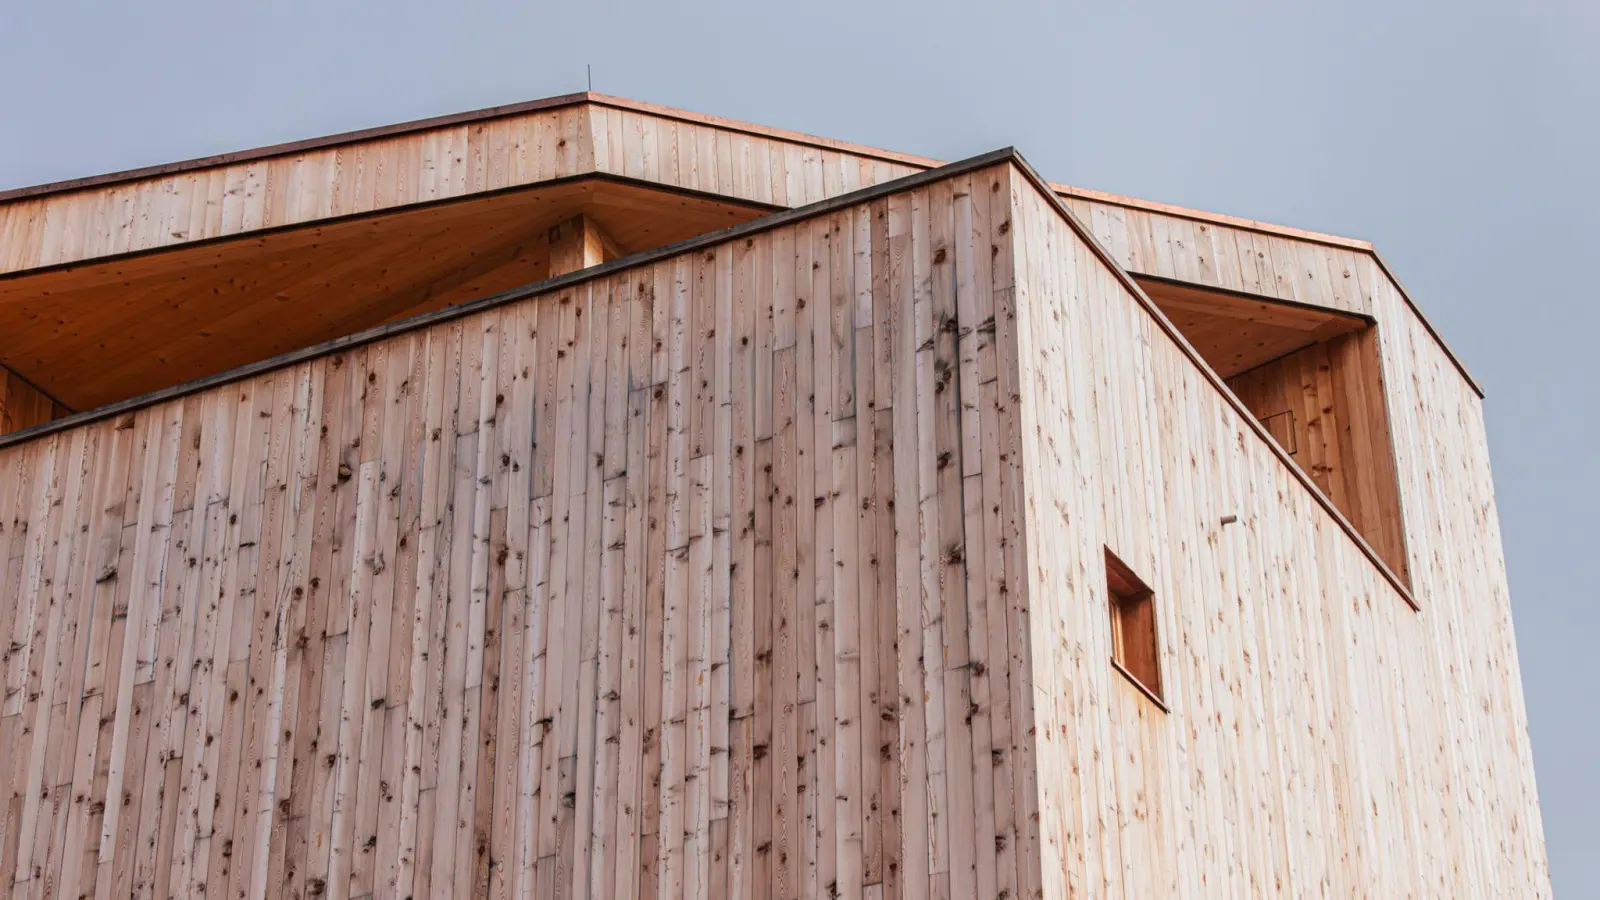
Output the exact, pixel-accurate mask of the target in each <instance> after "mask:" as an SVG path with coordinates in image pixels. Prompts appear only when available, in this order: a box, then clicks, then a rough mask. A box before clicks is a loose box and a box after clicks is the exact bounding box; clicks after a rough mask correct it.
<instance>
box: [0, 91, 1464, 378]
mask: <svg viewBox="0 0 1600 900" xmlns="http://www.w3.org/2000/svg"><path fill="white" fill-rule="evenodd" d="M586 103H588V104H595V105H599V106H609V107H613V108H616V109H625V110H633V111H636V112H641V113H646V114H648V115H653V116H659V117H661V118H666V119H674V120H677V121H681V122H692V123H695V124H703V125H710V126H713V127H716V128H723V129H727V130H730V131H737V132H743V133H746V134H754V135H761V136H764V137H770V138H774V139H778V140H783V141H787V142H790V143H795V144H801V145H806V146H812V147H819V148H824V149H829V150H836V151H840V152H844V153H851V154H854V155H857V156H862V157H866V158H869V159H878V160H884V161H887V162H893V163H899V164H902V165H909V166H921V167H923V168H926V169H937V168H942V167H943V166H944V165H945V164H944V163H942V162H940V161H939V160H936V159H930V158H928V157H925V156H915V155H912V154H907V153H899V152H896V151H892V150H884V149H882V148H878V147H868V146H865V145H862V144H852V143H850V142H848V141H839V140H834V139H832V138H824V137H819V136H817V135H812V134H805V133H803V132H798V131H788V130H785V129H781V128H772V127H769V126H766V125H756V124H753V123H750V122H742V121H739V120H737V119H728V118H724V117H722V116H715V115H710V114H706V113H697V112H690V111H688V110H682V109H676V108H673V107H668V106H659V105H657V104H653V103H645V102H643V101H639V100H631V99H628V98H625V97H615V96H611V95H609V94H599V93H595V92H593V91H580V92H578V93H574V94H561V95H558V96H554V97H545V98H543V99H539V100H528V101H525V102H521V103H511V104H505V105H501V106H487V107H484V108H482V109H475V110H470V111H468V112H462V113H451V114H448V115H442V116H433V117H430V118H425V119H415V120H412V121H409V122H400V123H396V124H393V125H381V126H377V127H373V128H365V129H359V130H356V131H346V132H341V133H338V134H331V135H325V136H323V137H316V138H307V139H305V140H299V141H291V142H288V143H282V144H272V145H269V146H265V147H257V148H255V149H252V150H240V151H235V152H230V153H221V154H216V155H213V156H202V157H196V158H194V159H188V160H182V161H179V162H173V163H164V164H161V165H155V166H146V167H143V168H137V169H125V170H123V171H119V172H108V173H106V174H103V175H91V176H87V177H83V178H74V179H68V180H65V181H54V182H49V183H46V184H38V185H32V186H28V187H21V188H13V189H11V190H7V191H0V203H7V202H11V201H16V200H24V199H29V198H34V197H44V196H49V195H51V194H58V193H66V192H68V191H75V190H82V189H87V188H93V187H105V186H107V185H113V184H120V183H123V182H128V181H137V180H139V179H143V178H155V177H159V176H162V175H173V174H178V173H181V172H188V171H193V170H195V169H204V168H209V167H211V166H221V165H231V164H234V163H239V162H249V161H252V160H257V159H266V158H269V157H275V156H285V155H289V154H293V153H303V152H306V151H309V150H318V149H323V148H326V147H335V146H339V145H342V144H352V143H359V142H361V141H369V140H376V139H379V138H385V137H393V136H396V135H403V134H410V133H412V132H417V131H426V130H428V129H431V128H446V127H450V126H453V125H462V124H467V123H472V122H480V121H486V120H490V119H497V118H502V117H505V116H514V115H519V114H522V113H529V112H538V111H542V110H552V109H561V108H563V107H568V106H577V105H580V104H586ZM1041 183H1042V184H1043V185H1044V189H1045V190H1048V191H1051V192H1053V193H1056V194H1058V195H1059V194H1065V195H1067V196H1071V197H1076V198H1080V199H1084V200H1089V201H1093V202H1098V203H1109V204H1112V205H1115V206H1123V207H1126V208H1129V209H1139V210H1144V211H1147V212H1155V213H1159V214H1162V215H1169V216H1176V217H1178V218H1184V219H1190V220H1193V221H1197V222H1208V223H1215V224H1218V225H1226V226H1228V227H1230V228H1240V229H1244V230H1247V231H1254V232H1260V233H1263V234H1270V235H1277V236H1280V237H1285V238H1289V239H1292V240H1298V241H1308V242H1311V243H1318V244H1325V245H1327V246H1331V247H1340V248H1343V249H1347V250H1352V251H1355V252H1358V253H1365V254H1368V255H1370V256H1371V257H1372V258H1373V260H1374V262H1375V263H1376V264H1377V266H1378V269H1379V271H1381V272H1382V273H1383V274H1384V275H1385V276H1386V277H1387V278H1388V279H1389V283H1390V284H1392V285H1394V288H1395V290H1396V291H1397V292H1399V294H1400V297H1401V299H1403V300H1404V301H1405V303H1406V306H1407V307H1408V308H1409V309H1410V310H1411V312H1412V314H1413V315H1415V316H1416V317H1417V320H1418V321H1419V322H1421V323H1422V327H1423V328H1424V329H1425V330H1426V331H1427V332H1428V334H1429V335H1430V336H1432V338H1433V339H1434V341H1435V343H1437V344H1438V345H1439V348H1440V349H1441V350H1443V351H1444V354H1445V356H1446V357H1447V358H1448V359H1449V360H1450V362H1451V364H1452V365H1454V366H1455V368H1456V371H1458V372H1460V373H1461V377H1462V378H1463V379H1465V380H1466V382H1467V386H1468V387H1470V388H1471V389H1472V391H1473V392H1474V393H1475V394H1477V395H1478V397H1479V398H1480V399H1482V398H1483V397H1484V390H1483V385H1482V384H1480V383H1479V382H1478V380H1477V379H1476V378H1474V377H1473V375H1472V373H1471V372H1470V371H1468V369H1467V366H1466V363H1465V362H1463V361H1462V359H1461V357H1460V356H1459V355H1458V354H1457V353H1456V352H1455V349H1454V348H1452V347H1451V346H1450V344H1449V342H1447V341H1446V340H1445V339H1444V336H1443V334H1441V333H1440V332H1439V329H1437V328H1435V327H1434V325H1433V322H1432V321H1431V320H1429V318H1428V316H1427V314H1426V313H1424V312H1423V311H1422V308H1421V307H1420V306H1418V305H1417V303H1416V301H1415V300H1413V299H1412V297H1411V294H1410V292H1408V291H1407V290H1406V289H1405V286H1404V285H1403V284H1401V282H1400V279H1399V278H1397V277H1395V274H1394V270H1393V269H1392V268H1390V267H1389V265H1388V264H1387V263H1386V262H1384V260H1383V257H1382V256H1381V255H1379V253H1378V251H1377V249H1376V248H1374V247H1373V245H1372V244H1371V243H1369V242H1367V241H1363V240H1358V239H1355V238H1346V237H1340V236H1338V235H1332V234H1325V233H1322V232H1315V231H1306V230H1304V229H1300V228H1294V227H1292V226H1288V225H1276V224H1272V223H1268V222H1262V221H1259V220H1255V219H1246V218H1242V217H1239V216H1230V215H1226V214H1223V213H1213V212H1207V211H1205V210H1199V209H1191V208H1188V207H1182V206H1174V205H1171V204H1166V203H1159V202H1156V201H1152V200H1141V199H1137V198H1134V197H1126V196H1122V195H1118V194H1111V193H1106V192H1104V191H1095V190H1090V189H1088V188H1079V187H1074V186H1071V185H1066V184H1056V183H1052V182H1048V181H1045V182H1041Z"/></svg>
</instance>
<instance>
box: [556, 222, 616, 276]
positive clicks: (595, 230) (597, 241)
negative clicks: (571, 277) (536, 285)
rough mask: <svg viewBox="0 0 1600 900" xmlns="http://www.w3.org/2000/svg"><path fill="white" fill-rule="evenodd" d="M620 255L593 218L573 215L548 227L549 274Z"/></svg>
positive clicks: (577, 268)
mask: <svg viewBox="0 0 1600 900" xmlns="http://www.w3.org/2000/svg"><path fill="white" fill-rule="evenodd" d="M621 255H622V254H621V253H620V252H618V251H617V249H616V244H615V243H614V242H613V241H612V240H611V239H610V238H609V237H607V236H606V234H605V233H604V232H602V231H601V230H600V228H599V226H597V225H596V224H595V222H594V220H593V219H591V218H589V217H588V216H585V215H581V214H580V215H576V216H573V217H572V218H570V219H567V220H566V221H564V222H561V223H560V224H558V225H553V226H551V228H550V277H551V278H554V277H556V276H557V275H565V274H567V273H568V272H576V271H578V270H579V269H587V268H589V267H590V266H598V265H600V264H601V263H603V262H605V261H606V260H610V259H616V258H617V257H618V256H621Z"/></svg>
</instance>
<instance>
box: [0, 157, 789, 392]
mask: <svg viewBox="0 0 1600 900" xmlns="http://www.w3.org/2000/svg"><path fill="white" fill-rule="evenodd" d="M765 212H767V208H766V207H763V206H759V205H752V204H743V203H738V202H730V201H725V200H720V199H714V198H708V197H705V196H703V195H695V194H689V193H684V192H681V191H673V190H664V189H660V188H656V187H653V186H647V185H642V184H636V183H631V182H625V181H621V180H618V179H615V178H609V177H603V176H589V177H582V178H577V179H572V180H568V181H564V182H560V183H556V184H549V183H546V184H543V185H538V186H533V187H528V188H521V189H514V190H508V191H502V192H499V193H493V194H477V195H473V196H471V197H469V198H468V199H463V200H453V201H448V202H443V203H435V204H429V205H422V206H412V207H405V208H400V209H393V210H388V211H385V212H383V213H379V214H372V215H365V216H360V217H354V218H348V219H343V220H334V221H322V222H319V223H317V224H315V225H306V226H300V227H291V228H285V229H281V230H277V231H274V232H270V233H266V234H261V233H257V234H253V235H250V236H248V237H239V238H230V239H221V240H215V241H210V242H207V243H203V244H191V245H185V246H182V247H178V248H174V249H170V250H160V251H153V252H147V253H141V254H137V255H132V256H126V257H122V258H119V259H114V260H108V261H101V262H92V263H86V264H82V265H77V266H69V267H64V268H57V269H53V270H47V271H34V272H29V273H26V274H22V275H19V276H16V277H8V278H4V279H0V365H4V366H6V367H7V368H9V369H11V370H12V371H14V372H16V373H18V374H19V375H21V376H22V377H24V378H26V379H27V380H28V381H29V382H31V383H32V384H33V385H35V386H37V387H38V388H39V389H40V390H42V391H43V392H44V393H46V394H48V395H50V396H51V397H53V398H55V399H56V400H57V401H58V402H60V403H62V404H64V405H65V406H67V407H69V408H71V409H72V410H84V409H90V408H94V407H97V406H102V405H105V404H107V403H112V402H116V401H118V400H124V399H127V398H129V397H135V396H138V395H140V394H144V393H148V392H150V391H154V390H158V389H161V388H165V387H170V386H172V385H176V384H181V383H184V382H187V381H191V380H194V379H197V378H203V377H205V376H208V375H213V374H216V373H219V372H223V371H226V370H228V369H231V368H234V367H236V366H240V365H244V364H246V363H250V362H255V361H258V360H262V359H266V358H270V357H272V356H276V355H278V354H280V353H284V352H287V351H290V350H295V349H298V348H301V347H306V346H309V345H311V344H315V343H318V342H321V341H324V340H328V339H331V338H335V337H339V336H342V335H345V334H350V333H352V332H355V331H359V330H361V329H363V328H368V327H371V326H373V325H378V324H382V323H384V322H389V321H394V320H396V319H401V318H405V317H407V316H411V315H415V314H418V313H422V312H427V311H429V310H434V309H439V308H442V307H446V306H451V305H454V304H457V303H461V302H464V301H467V300H472V299H475V298H477V297H482V296H486V295H489V294H493V293H497V292H499V291H504V290H508V289H510V288H514V287H518V286H520V285H524V284H528V283H531V282H536V281H540V280H543V279H545V278H547V277H549V276H550V274H551V273H550V265H549V245H548V242H547V238H546V235H547V234H548V231H549V229H550V227H551V226H553V225H555V224H557V223H559V222H562V221H565V220H567V219H569V218H571V217H572V216H574V215H580V214H581V215H586V216H588V217H589V218H590V219H591V221H592V222H593V223H595V224H596V225H597V226H598V227H599V228H600V230H601V231H602V232H604V233H605V234H606V236H607V237H608V238H609V239H610V241H611V242H612V243H613V244H614V245H615V246H616V248H617V249H618V250H619V251H620V252H621V253H622V254H627V253H634V252H638V251H641V250H648V249H651V248H654V247H659V246H662V245H664V244H668V243H672V242H674V241H678V240H683V239H685V238H689V237H693V236H694V235H697V234H703V233H705V232H708V231H713V230H716V229H718V228H724V227H727V226H729V225H734V224H737V223H739V222H744V221H748V220H750V219H753V218H756V217H758V216H760V215H763V214H764V213H765Z"/></svg>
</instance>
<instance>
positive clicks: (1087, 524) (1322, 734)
mask: <svg viewBox="0 0 1600 900" xmlns="http://www.w3.org/2000/svg"><path fill="white" fill-rule="evenodd" d="M1016 215H1017V217H1018V220H1019V227H1018V238H1017V243H1018V275H1017V278H1016V282H1017V287H1018V292H1019V297H1018V300H1017V308H1018V309H1019V311H1020V313H1019V317H1018V340H1019V350H1018V353H1019V356H1020V358H1021V359H1022V360H1024V363H1023V365H1022V372H1023V392H1022V397H1021V405H1022V419H1023V445H1022V446H1023V458H1024V460H1025V473H1024V479H1023V483H1024V485H1025V488H1026V490H1027V511H1028V513H1027V527H1028V541H1027V546H1028V550H1029V554H1030V566H1029V571H1030V576H1031V577H1030V584H1029V596H1030V597H1031V598H1032V603H1031V604H1030V606H1031V610H1032V613H1033V616H1032V623H1033V630H1032V638H1031V643H1032V646H1033V648H1034V651H1035V657H1034V660H1033V664H1032V667H1031V671H1032V673H1033V677H1034V683H1035V685H1037V686H1038V687H1039V691H1038V693H1037V694H1036V698H1037V705H1036V717H1037V720H1036V727H1037V729H1038V734H1039V747H1038V754H1039V769H1040V771H1041V772H1051V773H1055V777H1054V778H1052V779H1050V780H1048V781H1041V785H1040V805H1041V823H1042V824H1041V832H1042V834H1041V841H1042V843H1043V847H1044V852H1045V853H1046V857H1047V858H1046V861H1045V865H1044V873H1045V874H1044V878H1045V883H1046V887H1047V890H1046V896H1070V895H1074V894H1080V893H1081V894H1108V895H1120V896H1280V895H1287V896H1304V895H1312V894H1330V895H1345V896H1402V895H1413V896H1415V895H1423V896H1501V895H1513V896H1548V895H1549V891H1550V888H1549V880H1548V873H1547V871H1546V863H1545V857H1544V852H1543V842H1542V836H1541V835H1540V834H1539V829H1538V827H1537V825H1536V824H1535V823H1537V822H1538V820H1539V816H1538V812H1537V809H1538V803H1537V796H1536V793H1535V791H1534V789H1533V770H1532V764H1531V756H1530V753H1529V750H1528V743H1527V734H1526V720H1525V714H1524V712H1523V709H1522V700H1521V696H1522V695H1521V689H1520V685H1519V684H1518V682H1517V680H1516V679H1515V678H1511V677H1499V676H1498V675H1497V674H1496V673H1500V675H1506V674H1508V673H1510V672H1513V671H1515V670H1516V653H1515V647H1514V645H1513V643H1512V641H1511V640H1510V639H1509V634H1510V628H1509V607H1508V605H1507V597H1506V589H1505V580H1504V570H1503V564H1502V562H1501V557H1500V549H1499V543H1498V528H1497V525H1496V524H1495V514H1494V507H1493V499H1492V493H1491V492H1490V487H1489V478H1488V467H1487V454H1486V450H1485V442H1484V438H1483V432H1482V424H1481V423H1482V420H1481V413H1480V411H1479V401H1478V398H1477V397H1476V396H1475V395H1474V394H1473V392H1472V391H1471V388H1470V386H1469V385H1468V384H1467V383H1465V382H1464V381H1463V380H1462V379H1461V378H1460V377H1459V375H1458V374H1457V373H1456V372H1455V371H1454V369H1453V367H1452V366H1451V365H1450V362H1449V360H1448V358H1447V356H1446V355H1445V354H1444V353H1443V352H1442V351H1441V350H1440V349H1439V348H1438V346H1437V344H1436V343H1434V342H1433V341H1432V340H1431V336H1430V335H1428V334H1427V333H1426V331H1425V329H1424V328H1423V327H1422V326H1421V325H1420V324H1417V323H1415V322H1414V320H1413V319H1412V318H1411V317H1410V316H1409V314H1408V311H1407V310H1406V309H1404V308H1403V307H1402V306H1401V304H1402V303H1403V300H1402V299H1401V298H1399V297H1398V296H1396V295H1395V294H1394V293H1392V292H1386V291H1384V290H1382V289H1381V287H1380V288H1379V289H1378V290H1375V291H1372V290H1370V289H1371V288H1372V286H1373V285H1374V284H1375V282H1374V281H1373V280H1372V277H1373V276H1374V275H1377V274H1379V273H1377V272H1375V271H1374V268H1373V267H1372V266H1366V267H1357V268H1354V269H1353V270H1352V272H1351V279H1352V280H1353V281H1355V283H1356V289H1355V290H1354V291H1353V292H1352V294H1351V297H1350V299H1349V300H1348V301H1347V303H1349V304H1351V305H1354V306H1356V307H1357V308H1361V309H1363V310H1364V311H1370V312H1371V313H1372V314H1373V315H1375V316H1376V317H1377V318H1378V320H1379V322H1380V325H1379V327H1378V331H1377V336H1378V337H1379V338H1381V339H1382V340H1381V341H1379V343H1380V344H1381V346H1382V351H1383V353H1384V354H1385V358H1384V360H1383V362H1384V368H1385V371H1386V372H1388V373H1390V377H1388V378H1385V379H1384V381H1383V384H1384V388H1385V390H1386V391H1387V392H1388V404H1389V408H1390V410H1391V411H1392V413H1393V417H1394V435H1395V446H1396V448H1397V451H1396V452H1397V454H1398V459H1399V462H1400V473H1399V483H1400V489H1401V493H1402V495H1403V497H1402V499H1403V502H1402V508H1403V509H1404V513H1405V516H1406V525H1407V528H1406V538H1407V541H1408V548H1407V549H1408V550H1409V560H1410V563H1411V565H1412V579H1413V590H1414V592H1415V595H1416V597H1417V600H1418V602H1419V604H1420V606H1421V610H1420V612H1414V611H1413V610H1411V609H1410V608H1409V607H1408V606H1407V605H1406V604H1405V603H1404V602H1403V601H1402V599H1401V597H1400V595H1399V594H1398V593H1397V591H1396V590H1395V589H1394V587H1393V586H1392V585H1391V584H1390V583H1389V582H1388V581H1386V580H1385V579H1383V578H1381V577H1378V575H1377V570H1376V569H1375V567H1373V566H1372V565H1371V564H1369V563H1366V562H1365V561H1364V560H1360V559H1357V558H1356V557H1355V556H1354V555H1353V554H1352V553H1351V551H1350V547H1351V545H1350V542H1349V541H1348V539H1347V538H1344V537H1343V536H1342V535H1341V534H1340V533H1339V530H1338V529H1337V528H1336V527H1334V526H1333V523H1332V520H1331V517H1330V515H1329V514H1328V512H1327V510H1326V508H1325V507H1321V506H1319V505H1318V504H1315V503H1313V502H1311V500H1312V495H1311V494H1310V492H1309V491H1307V490H1305V489H1303V488H1298V487H1296V486H1295V484H1294V483H1293V482H1292V480H1291V479H1289V477H1288V476H1289V474H1290V470H1289V469H1288V468H1287V467H1286V466H1285V465H1284V463H1283V461H1282V460H1281V459H1280V458H1278V457H1277V456H1276V455H1275V454H1273V453H1271V452H1268V451H1269V447H1268V443H1267V441H1268V439H1267V438H1265V436H1264V435H1263V434H1261V433H1260V432H1259V431H1257V430H1255V429H1254V428H1252V427H1250V423H1249V421H1248V419H1247V418H1246V415H1244V414H1242V413H1243V411H1242V410H1240V409H1239V408H1238V407H1236V406H1234V405H1233V404H1232V403H1231V402H1226V398H1225V396H1224V394H1223V393H1222V392H1220V391H1218V390H1217V389H1216V387H1215V385H1214V384H1212V383H1208V381H1207V380H1206V379H1204V378H1202V377H1200V371H1199V370H1198V369H1197V368H1196V367H1195V366H1194V365H1193V363H1192V362H1191V361H1190V360H1188V359H1186V358H1185V354H1183V353H1182V352H1181V350H1180V348H1179V347H1178V345H1177V344H1176V343H1175V342H1174V341H1173V339H1172V338H1171V337H1170V336H1169V335H1168V333H1167V332H1166V331H1165V330H1163V328H1162V327H1160V323H1159V322H1158V321H1157V320H1156V319H1155V318H1154V317H1153V316H1152V315H1151V307H1150V306H1147V305H1146V304H1144V303H1142V302H1139V301H1138V300H1137V298H1136V297H1135V295H1134V294H1133V293H1132V292H1131V291H1130V290H1129V288H1128V284H1129V283H1128V282H1124V281H1121V280H1119V279H1117V278H1115V277H1113V273H1112V272H1111V271H1110V270H1109V269H1108V268H1107V267H1106V265H1105V264H1104V263H1103V262H1102V261H1101V259H1100V258H1099V257H1098V256H1097V255H1095V254H1094V253H1092V252H1090V250H1089V248H1088V246H1087V245H1086V244H1085V243H1084V241H1083V240H1082V239H1080V237H1079V236H1078V235H1077V234H1075V233H1074V232H1073V231H1072V230H1071V229H1070V228H1068V227H1067V225H1066V223H1065V222H1063V221H1062V220H1061V218H1060V217H1059V216H1058V215H1057V214H1056V212H1055V210H1054V209H1052V208H1051V207H1050V205H1049V204H1048V202H1047V201H1046V200H1045V199H1044V198H1043V197H1041V196H1040V195H1039V194H1038V193H1037V192H1035V191H1032V190H1030V189H1023V190H1021V191H1020V192H1019V194H1018V197H1017V210H1016ZM1113 252H1114V251H1113ZM1356 262H1359V261H1353V262H1352V265H1355V263H1356ZM1226 516H1236V517H1237V520H1236V521H1234V522H1232V523H1228V522H1227V521H1226V520H1225V518H1224V517H1226ZM1103 548H1109V549H1110V550H1111V551H1113V552H1114V553H1116V554H1117V556H1118V557H1120V558H1121V559H1123V560H1125V561H1126V562H1127V563H1128V564H1129V565H1130V566H1131V567H1132V568H1133V569H1134V571H1135V572H1136V573H1138V574H1139V576H1140V577H1141V578H1144V579H1145V580H1146V581H1147V582H1148V583H1149V584H1150V585H1151V587H1152V588H1154V590H1155V596H1156V598H1157V602H1158V610H1157V617H1156V618H1157V623H1158V626H1159V629H1160V632H1161V642H1162V647H1163V657H1162V663H1163V665H1162V671H1163V678H1164V683H1165V685H1166V687H1167V689H1166V693H1165V700H1166V703H1167V704H1168V706H1169V708H1170V710H1171V712H1170V715H1162V714H1160V713H1158V712H1155V709H1154V706H1153V704H1151V703H1149V701H1148V700H1147V699H1146V698H1144V697H1143V696H1142V695H1140V694H1139V693H1138V692H1137V691H1136V690H1134V689H1133V688H1132V686H1131V685H1130V684H1128V683H1127V682H1126V681H1125V680H1123V679H1120V678H1117V677H1113V675H1112V673H1111V671H1110V669H1109V668H1108V666H1107V665H1106V658H1107V656H1108V655H1109V649H1108V647H1107V642H1108V641H1109V640H1110V630H1109V628H1108V627H1107V626H1106V616H1107V609H1106V598H1105V597H1104V595H1103V593H1102V589H1101V588H1100V585H1103V584H1104V574H1103V571H1102V566H1103V565H1104V562H1103V559H1104V556H1103Z"/></svg>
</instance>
